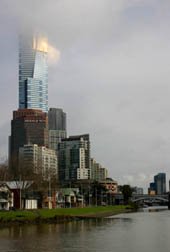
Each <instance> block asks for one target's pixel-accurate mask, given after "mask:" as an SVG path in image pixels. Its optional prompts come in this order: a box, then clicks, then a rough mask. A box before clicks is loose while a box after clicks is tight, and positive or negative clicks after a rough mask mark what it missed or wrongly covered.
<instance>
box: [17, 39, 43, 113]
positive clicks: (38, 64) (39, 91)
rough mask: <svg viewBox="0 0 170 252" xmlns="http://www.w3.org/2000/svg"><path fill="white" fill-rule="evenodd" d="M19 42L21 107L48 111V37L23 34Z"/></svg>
mask: <svg viewBox="0 0 170 252" xmlns="http://www.w3.org/2000/svg"><path fill="white" fill-rule="evenodd" d="M19 42H20V43H19V108H20V109H25V108H28V109H41V110H42V111H44V112H47V111H48V69H47V52H48V42H47V39H45V38H41V37H39V36H30V35H22V36H20V40H19Z"/></svg>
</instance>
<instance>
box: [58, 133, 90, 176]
mask: <svg viewBox="0 0 170 252" xmlns="http://www.w3.org/2000/svg"><path fill="white" fill-rule="evenodd" d="M58 160H59V180H60V181H74V180H81V179H90V177H91V168H90V139H89V135H88V134H85V135H78V136H70V137H69V138H66V139H62V141H61V143H59V151H58Z"/></svg>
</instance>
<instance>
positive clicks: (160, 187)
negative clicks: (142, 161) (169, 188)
mask: <svg viewBox="0 0 170 252" xmlns="http://www.w3.org/2000/svg"><path fill="white" fill-rule="evenodd" d="M154 183H155V188H156V194H164V193H166V174H165V173H158V174H157V175H155V176H154Z"/></svg>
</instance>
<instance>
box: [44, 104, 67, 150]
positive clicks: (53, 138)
mask: <svg viewBox="0 0 170 252" xmlns="http://www.w3.org/2000/svg"><path fill="white" fill-rule="evenodd" d="M48 129H49V148H51V149H53V150H55V151H56V152H58V144H59V143H60V142H61V140H62V139H64V138H66V137H67V131H66V113H65V112H63V110H62V109H60V108H50V109H49V111H48Z"/></svg>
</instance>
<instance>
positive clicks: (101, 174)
mask: <svg viewBox="0 0 170 252" xmlns="http://www.w3.org/2000/svg"><path fill="white" fill-rule="evenodd" d="M107 177H108V170H107V169H106V168H104V167H102V165H101V164H99V163H97V162H96V161H95V159H94V158H91V179H93V180H96V181H103V180H105V179H106V178H107Z"/></svg>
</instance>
